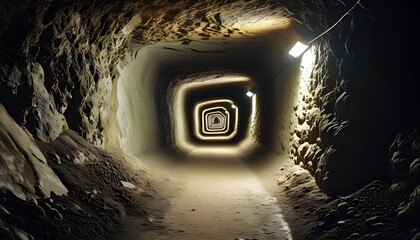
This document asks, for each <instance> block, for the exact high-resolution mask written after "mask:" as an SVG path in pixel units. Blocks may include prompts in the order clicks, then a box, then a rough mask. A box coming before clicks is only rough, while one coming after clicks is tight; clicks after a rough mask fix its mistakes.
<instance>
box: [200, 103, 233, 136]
mask: <svg viewBox="0 0 420 240" xmlns="http://www.w3.org/2000/svg"><path fill="white" fill-rule="evenodd" d="M219 108H220V109H223V112H221V111H216V109H219ZM216 119H218V121H219V122H218V123H216V122H215V121H216ZM229 120H230V113H229V111H227V110H226V109H225V108H224V107H213V108H209V109H205V110H204V111H202V114H201V131H202V132H203V133H205V134H220V133H226V132H227V131H229V128H230V125H229Z"/></svg>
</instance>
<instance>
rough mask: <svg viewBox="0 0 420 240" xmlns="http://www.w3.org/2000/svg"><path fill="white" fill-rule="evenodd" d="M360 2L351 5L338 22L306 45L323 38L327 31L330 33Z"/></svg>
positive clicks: (358, 0)
mask: <svg viewBox="0 0 420 240" xmlns="http://www.w3.org/2000/svg"><path fill="white" fill-rule="evenodd" d="M360 1H361V0H357V2H356V3H355V4H354V5H353V7H351V8H350V9H349V10H348V11H347V12H346V13H344V15H343V16H341V18H340V19H338V21H337V22H335V23H334V24H333V25H332V26H331V27H329V28H328V29H327V30H325V31H324V32H323V33H321V34H320V35H318V36H317V37H315V38H314V39H312V40H311V41H309V42H308V45H310V44H311V43H313V42H314V41H316V40H317V39H318V38H320V37H322V36H324V35H325V34H326V33H328V32H329V31H331V29H333V28H334V27H335V26H337V24H338V23H340V22H341V21H342V20H343V18H344V17H345V16H347V15H349V13H350V12H351V11H353V9H354V8H355V7H356V6H357V5H359V4H360Z"/></svg>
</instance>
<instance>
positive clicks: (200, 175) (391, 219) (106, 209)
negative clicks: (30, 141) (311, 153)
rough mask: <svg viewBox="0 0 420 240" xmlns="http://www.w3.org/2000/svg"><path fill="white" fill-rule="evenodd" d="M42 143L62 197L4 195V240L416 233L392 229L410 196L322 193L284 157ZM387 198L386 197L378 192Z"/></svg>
mask: <svg viewBox="0 0 420 240" xmlns="http://www.w3.org/2000/svg"><path fill="white" fill-rule="evenodd" d="M38 145H39V147H40V149H41V150H42V152H43V153H44V155H45V156H46V158H47V160H48V164H49V165H50V166H51V167H52V169H54V171H55V172H56V173H57V175H58V176H59V178H60V179H61V181H62V182H63V183H64V184H65V186H66V187H67V188H68V189H69V193H68V195H67V196H56V195H52V196H51V197H50V198H34V199H32V200H30V201H28V202H26V201H22V200H20V199H17V198H16V197H14V196H13V195H12V194H7V193H1V196H0V199H1V205H0V217H1V218H0V220H1V221H0V234H1V235H0V236H1V238H0V239H6V240H7V239H90V240H91V239H113V240H117V239H121V240H122V239H124V240H142V239H157V240H159V239H174V240H177V239H185V240H189V239H232V240H233V239H237V240H241V239H258V240H262V239H267V240H275V239H412V238H413V239H415V236H417V237H418V236H419V233H418V232H419V231H418V230H417V229H415V230H412V231H410V230H407V229H406V230H404V229H401V228H399V227H398V226H397V216H396V214H395V212H396V211H395V210H396V209H397V207H398V206H397V205H398V203H399V202H401V199H403V198H405V197H406V196H407V192H406V190H405V189H400V188H395V187H394V190H391V188H390V184H388V183H385V182H380V181H376V182H373V183H371V184H369V185H368V186H366V187H365V188H363V189H361V190H360V191H358V192H356V193H354V194H351V195H349V196H345V197H334V198H332V197H328V196H326V195H325V194H324V193H322V192H321V191H320V190H319V189H318V187H317V186H316V184H315V181H314V179H313V177H312V176H310V175H309V173H308V172H307V171H306V170H303V169H302V168H300V167H299V166H296V165H294V164H293V161H291V160H290V159H289V158H288V156H286V155H276V154H273V153H269V152H268V153H265V154H262V155H259V157H255V156H254V157H249V158H247V159H238V158H234V157H225V158H223V157H218V158H215V157H209V156H208V157H185V158H176V159H175V160H174V159H173V158H171V157H168V156H167V155H164V154H153V155H148V156H144V157H142V158H141V161H140V160H139V159H136V158H134V157H131V156H128V155H126V154H121V153H119V152H107V151H103V150H100V149H97V148H95V147H93V146H91V145H90V144H88V143H87V142H85V141H84V140H83V139H81V138H80V137H79V136H78V135H77V134H75V133H74V132H71V131H66V132H64V133H63V134H62V135H61V136H60V137H59V138H57V140H55V141H54V142H52V143H41V142H38ZM383 196H386V197H383Z"/></svg>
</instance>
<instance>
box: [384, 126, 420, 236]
mask: <svg viewBox="0 0 420 240" xmlns="http://www.w3.org/2000/svg"><path fill="white" fill-rule="evenodd" d="M389 156H390V166H391V167H390V174H391V176H392V178H393V185H392V188H393V189H394V190H399V189H403V190H407V191H408V192H411V194H410V196H409V197H408V198H406V199H405V200H404V201H403V202H401V203H400V205H399V207H398V209H397V210H396V211H397V214H398V220H399V224H400V226H401V227H403V228H408V229H413V228H416V227H417V228H418V227H419V223H420V186H419V183H420V130H419V129H418V128H417V129H408V130H405V131H402V132H399V133H398V134H397V136H396V137H395V140H394V142H393V143H392V145H391V147H390V149H389Z"/></svg>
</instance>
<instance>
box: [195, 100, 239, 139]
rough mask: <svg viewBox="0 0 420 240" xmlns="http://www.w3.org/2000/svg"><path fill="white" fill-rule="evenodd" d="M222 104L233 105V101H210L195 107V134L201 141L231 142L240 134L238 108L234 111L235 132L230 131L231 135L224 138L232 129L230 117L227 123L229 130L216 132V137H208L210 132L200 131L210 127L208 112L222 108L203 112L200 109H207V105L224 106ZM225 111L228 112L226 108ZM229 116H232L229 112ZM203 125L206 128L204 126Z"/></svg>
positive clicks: (208, 109)
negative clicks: (207, 120)
mask: <svg viewBox="0 0 420 240" xmlns="http://www.w3.org/2000/svg"><path fill="white" fill-rule="evenodd" d="M222 103H225V104H228V105H232V104H233V101H232V100H229V99H218V100H209V101H204V102H200V103H197V104H196V105H195V107H194V114H193V115H194V134H195V136H196V137H197V138H199V139H200V140H204V141H215V140H230V139H232V138H233V137H235V136H236V134H237V133H238V112H239V110H238V108H236V109H233V111H234V113H235V115H234V117H233V119H234V121H233V130H232V131H230V133H229V135H226V136H224V135H223V134H225V133H228V132H229V130H230V129H231V127H230V125H231V123H230V122H231V121H230V117H229V120H228V121H227V129H226V130H225V131H220V132H216V134H214V135H215V136H206V135H205V134H209V133H208V132H205V131H200V129H201V130H203V129H204V128H206V127H207V125H208V124H207V123H206V111H211V110H213V109H217V108H220V107H211V108H206V109H204V110H203V111H201V110H200V109H201V108H205V106H206V105H210V104H222ZM223 109H225V111H227V110H226V108H223ZM200 112H201V114H200ZM227 112H228V111H227ZM228 114H229V116H230V113H229V112H228ZM200 116H201V117H200ZM200 123H201V124H200ZM203 124H204V125H205V126H203ZM203 133H205V134H203ZM210 134H211V133H210Z"/></svg>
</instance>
